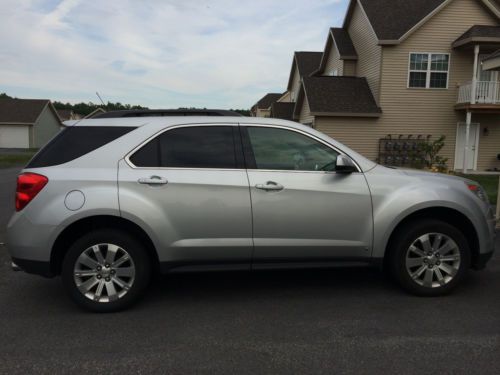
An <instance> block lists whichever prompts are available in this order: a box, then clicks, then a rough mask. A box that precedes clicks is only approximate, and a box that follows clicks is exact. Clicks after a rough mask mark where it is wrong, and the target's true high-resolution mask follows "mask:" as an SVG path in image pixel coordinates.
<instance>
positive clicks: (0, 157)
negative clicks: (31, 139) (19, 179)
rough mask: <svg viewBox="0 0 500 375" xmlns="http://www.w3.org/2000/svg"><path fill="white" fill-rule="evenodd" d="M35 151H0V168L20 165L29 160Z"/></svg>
mask: <svg viewBox="0 0 500 375" xmlns="http://www.w3.org/2000/svg"><path fill="white" fill-rule="evenodd" d="M35 152H36V151H27V152H23V153H12V154H10V153H5V152H2V153H0V168H12V167H22V166H24V165H26V163H28V161H30V159H31V158H32V157H33V155H34V154H35Z"/></svg>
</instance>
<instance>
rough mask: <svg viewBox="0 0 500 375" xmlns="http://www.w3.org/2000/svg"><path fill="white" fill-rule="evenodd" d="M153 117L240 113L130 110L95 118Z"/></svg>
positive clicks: (232, 113) (202, 110) (230, 114)
mask: <svg viewBox="0 0 500 375" xmlns="http://www.w3.org/2000/svg"><path fill="white" fill-rule="evenodd" d="M151 116H238V117H242V116H243V115H241V114H240V113H238V112H234V111H228V110H225V109H130V110H123V111H110V112H106V113H101V114H98V115H96V116H94V117H93V118H94V119H97V118H122V117H151Z"/></svg>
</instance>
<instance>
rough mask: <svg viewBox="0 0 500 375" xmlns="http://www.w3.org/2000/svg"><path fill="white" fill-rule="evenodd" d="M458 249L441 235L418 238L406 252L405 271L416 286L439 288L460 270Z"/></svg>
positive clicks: (451, 240)
mask: <svg viewBox="0 0 500 375" xmlns="http://www.w3.org/2000/svg"><path fill="white" fill-rule="evenodd" d="M460 262H461V255H460V249H459V247H458V245H457V244H456V242H455V241H453V239H452V238H451V237H449V236H447V235H445V234H442V233H427V234H424V235H422V236H420V237H418V238H417V239H416V240H415V241H414V242H413V243H412V244H411V245H410V247H409V248H408V250H407V252H406V270H407V272H408V274H409V275H410V277H411V278H412V279H413V281H414V282H416V283H417V284H419V285H421V286H424V287H427V288H439V287H442V286H444V285H446V284H448V283H449V282H450V281H451V280H453V278H454V277H455V275H456V274H457V272H458V270H459V268H460Z"/></svg>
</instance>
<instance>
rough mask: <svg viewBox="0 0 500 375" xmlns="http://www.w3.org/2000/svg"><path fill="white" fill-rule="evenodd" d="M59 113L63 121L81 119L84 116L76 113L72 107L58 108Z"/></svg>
mask: <svg viewBox="0 0 500 375" xmlns="http://www.w3.org/2000/svg"><path fill="white" fill-rule="evenodd" d="M57 114H58V115H59V118H60V119H61V121H67V120H80V119H81V118H83V116H82V115H80V114H79V113H75V112H74V111H73V110H72V109H57Z"/></svg>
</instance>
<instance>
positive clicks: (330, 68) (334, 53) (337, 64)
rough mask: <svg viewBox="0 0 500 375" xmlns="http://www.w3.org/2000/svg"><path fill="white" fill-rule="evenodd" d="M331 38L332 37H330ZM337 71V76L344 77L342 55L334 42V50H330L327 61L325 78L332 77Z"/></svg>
mask: <svg viewBox="0 0 500 375" xmlns="http://www.w3.org/2000/svg"><path fill="white" fill-rule="evenodd" d="M330 38H331V36H330ZM335 70H336V71H337V75H339V76H341V75H343V74H344V73H343V71H344V61H343V60H340V54H339V51H338V49H337V47H336V46H335V42H334V41H332V48H330V53H329V54H328V58H327V59H326V64H325V70H324V72H323V75H324V76H332V75H333V72H334V71H335Z"/></svg>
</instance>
